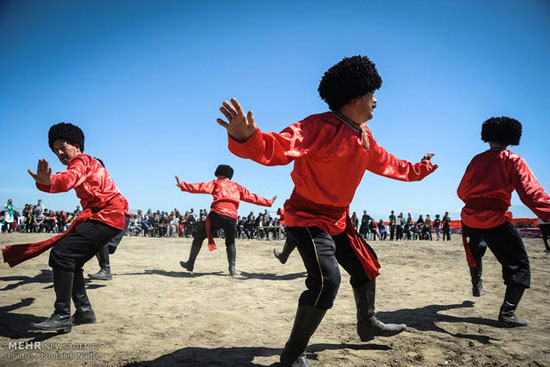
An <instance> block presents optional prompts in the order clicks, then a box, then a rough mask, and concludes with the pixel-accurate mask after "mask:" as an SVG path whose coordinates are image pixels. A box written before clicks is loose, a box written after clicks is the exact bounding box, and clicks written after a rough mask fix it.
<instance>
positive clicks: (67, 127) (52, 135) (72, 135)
mask: <svg viewBox="0 0 550 367" xmlns="http://www.w3.org/2000/svg"><path fill="white" fill-rule="evenodd" d="M59 139H62V140H67V141H68V142H69V143H71V144H76V143H78V144H79V145H80V151H81V152H82V153H84V133H83V132H82V130H81V129H80V128H79V127H78V126H76V125H73V124H71V123H65V122H60V123H58V124H55V125H53V126H52V127H50V131H49V132H48V144H49V145H50V149H51V150H53V143H54V142H55V141H56V140H59Z"/></svg>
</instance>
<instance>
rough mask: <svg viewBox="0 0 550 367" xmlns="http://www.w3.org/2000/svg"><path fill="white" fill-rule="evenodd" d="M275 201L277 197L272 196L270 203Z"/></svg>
mask: <svg viewBox="0 0 550 367" xmlns="http://www.w3.org/2000/svg"><path fill="white" fill-rule="evenodd" d="M276 199H277V195H275V196H273V198H272V199H271V202H272V203H273V202H274V201H275V200H276Z"/></svg>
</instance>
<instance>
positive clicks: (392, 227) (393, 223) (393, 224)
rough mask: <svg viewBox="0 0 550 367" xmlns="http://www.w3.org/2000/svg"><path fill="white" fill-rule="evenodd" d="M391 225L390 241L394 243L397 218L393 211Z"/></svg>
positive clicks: (390, 218) (390, 219)
mask: <svg viewBox="0 0 550 367" xmlns="http://www.w3.org/2000/svg"><path fill="white" fill-rule="evenodd" d="M388 219H389V222H390V223H389V225H390V241H393V237H394V236H395V222H396V218H395V214H394V212H393V210H392V211H391V214H390V216H389V218H388Z"/></svg>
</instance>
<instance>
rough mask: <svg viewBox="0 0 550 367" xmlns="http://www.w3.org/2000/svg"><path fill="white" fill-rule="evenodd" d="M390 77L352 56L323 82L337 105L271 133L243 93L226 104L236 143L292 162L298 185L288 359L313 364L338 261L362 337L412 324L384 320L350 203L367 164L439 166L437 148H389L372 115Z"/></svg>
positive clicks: (397, 172)
mask: <svg viewBox="0 0 550 367" xmlns="http://www.w3.org/2000/svg"><path fill="white" fill-rule="evenodd" d="M381 84H382V79H381V78H380V76H379V75H378V72H377V70H376V67H375V65H374V64H373V63H372V62H371V61H370V60H369V59H368V58H367V57H361V56H354V57H350V58H344V59H343V60H342V61H340V62H339V63H338V64H336V65H334V66H333V67H331V68H330V69H329V70H328V71H327V72H326V73H325V75H324V76H323V78H322V80H321V83H320V85H319V89H318V90H319V94H320V96H321V98H322V99H323V100H324V101H325V102H327V103H328V105H329V108H330V110H331V111H329V112H325V113H321V114H316V115H311V116H309V117H307V118H305V119H304V120H302V121H299V122H297V123H294V124H292V125H290V126H289V127H287V128H286V129H284V130H283V131H282V132H281V133H279V134H277V133H264V132H262V131H260V129H259V128H258V127H257V126H256V123H255V122H254V117H253V114H252V111H250V112H248V114H245V113H244V111H243V109H242V107H241V105H240V104H239V102H238V101H237V100H236V99H232V100H231V104H230V103H228V102H224V103H223V106H222V107H221V108H220V111H221V112H222V113H223V115H224V116H225V117H226V118H227V120H228V122H226V121H224V120H222V119H218V123H219V124H220V125H221V126H223V127H225V128H226V129H227V132H228V140H229V149H230V150H231V151H232V152H233V153H234V154H235V155H237V156H239V157H242V158H249V159H252V160H254V161H256V162H258V163H260V164H264V165H268V166H272V165H286V164H289V163H291V162H294V170H293V172H292V173H291V177H292V180H293V182H294V185H295V188H294V191H293V192H292V195H291V197H290V198H289V199H288V200H287V201H286V202H285V205H284V210H285V221H286V225H287V229H288V232H289V234H291V235H292V237H293V238H294V239H295V240H296V242H297V248H298V250H299V252H300V255H301V257H302V260H303V261H304V265H305V267H306V269H307V273H308V276H307V279H306V286H307V288H308V289H307V290H306V291H305V292H303V293H302V295H301V297H300V300H299V305H298V311H297V313H296V318H295V320H294V326H293V328H292V332H291V335H290V338H289V340H288V342H287V343H286V345H285V348H284V350H283V352H282V354H281V365H282V366H309V364H308V362H307V359H306V357H305V349H306V346H307V344H308V341H309V339H310V337H311V335H312V334H313V333H314V332H315V330H316V329H317V326H318V325H319V323H320V322H321V320H322V319H323V317H324V314H325V312H326V311H327V310H328V309H329V308H331V307H332V305H333V301H334V298H335V297H336V293H337V291H338V287H339V286H340V279H341V278H340V270H339V268H338V264H340V265H342V267H343V268H344V269H345V270H346V271H347V272H348V273H349V274H350V275H351V285H352V287H353V291H354V295H355V300H356V305H357V332H358V334H359V336H360V338H361V340H363V341H366V340H370V339H372V338H373V337H374V336H391V335H395V334H397V333H400V332H401V331H403V330H404V329H405V328H406V325H402V324H401V325H396V324H384V323H382V322H380V321H379V320H378V319H377V318H376V316H375V313H374V297H375V277H376V276H377V275H378V269H379V268H380V265H379V264H378V261H377V259H376V255H375V253H374V251H373V250H372V248H371V247H370V246H368V245H367V244H366V243H365V242H364V241H363V240H362V238H361V237H360V236H359V234H358V233H357V232H356V231H355V229H354V228H353V226H352V224H351V221H350V217H349V205H350V203H351V201H352V199H353V196H354V194H355V191H356V189H357V187H358V186H359V183H360V182H361V179H362V178H363V174H364V172H365V170H368V171H371V172H373V173H376V174H378V175H382V176H386V177H389V178H393V179H397V180H402V181H418V180H421V179H423V178H424V177H426V176H427V175H429V174H430V173H432V172H433V171H434V170H435V168H436V166H434V165H433V164H432V163H431V162H430V158H431V157H432V156H433V153H429V154H426V155H425V156H424V157H423V158H422V160H421V162H420V163H416V164H412V163H410V162H407V161H404V160H401V159H398V158H397V157H395V156H394V155H392V154H390V153H388V152H387V151H386V150H385V149H384V148H382V147H381V146H380V145H378V143H377V142H376V141H375V140H374V138H373V137H372V134H371V132H370V130H369V128H368V127H367V125H365V124H364V123H365V122H366V121H368V120H370V119H372V117H373V110H374V108H375V106H376V103H377V100H376V98H374V91H375V90H377V89H378V88H380V86H381Z"/></svg>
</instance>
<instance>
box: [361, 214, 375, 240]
mask: <svg viewBox="0 0 550 367" xmlns="http://www.w3.org/2000/svg"><path fill="white" fill-rule="evenodd" d="M371 220H372V218H371V216H370V215H368V214H367V211H366V210H363V216H361V225H360V226H359V234H360V235H361V237H363V238H364V239H367V238H368V236H369V232H370V228H369V222H370V221H371Z"/></svg>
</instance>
